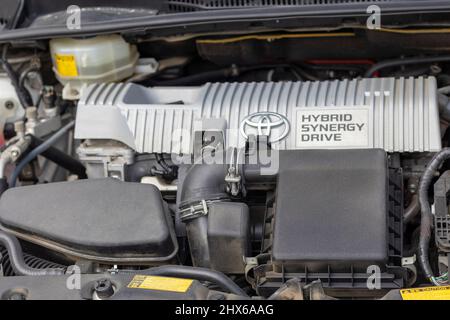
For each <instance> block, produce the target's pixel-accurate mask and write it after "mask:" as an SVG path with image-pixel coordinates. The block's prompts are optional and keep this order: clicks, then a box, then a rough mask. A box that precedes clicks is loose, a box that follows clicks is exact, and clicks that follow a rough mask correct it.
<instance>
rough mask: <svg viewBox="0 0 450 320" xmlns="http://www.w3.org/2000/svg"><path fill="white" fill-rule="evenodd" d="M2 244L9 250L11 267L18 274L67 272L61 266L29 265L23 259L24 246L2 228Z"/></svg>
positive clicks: (0, 236)
mask: <svg viewBox="0 0 450 320" xmlns="http://www.w3.org/2000/svg"><path fill="white" fill-rule="evenodd" d="M0 244H2V245H3V246H4V247H5V248H6V250H7V251H8V255H9V259H10V263H11V267H12V269H13V270H14V273H15V274H17V275H20V276H50V275H63V274H64V273H65V270H64V269H61V268H45V269H36V268H32V267H30V266H28V265H27V264H26V263H25V260H24V259H23V252H22V247H21V246H20V243H19V240H17V238H16V237H15V236H13V235H11V234H9V233H6V232H5V231H3V230H0Z"/></svg>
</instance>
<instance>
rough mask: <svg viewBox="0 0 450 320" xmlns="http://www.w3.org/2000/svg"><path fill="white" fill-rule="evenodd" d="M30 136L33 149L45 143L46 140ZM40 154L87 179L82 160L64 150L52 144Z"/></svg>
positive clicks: (80, 177)
mask: <svg viewBox="0 0 450 320" xmlns="http://www.w3.org/2000/svg"><path fill="white" fill-rule="evenodd" d="M29 137H30V138H31V144H30V147H31V148H32V149H35V148H37V147H39V146H40V145H42V143H44V141H42V140H41V139H39V138H37V137H35V136H33V135H30V136H29ZM40 155H41V156H43V157H45V158H47V159H48V160H50V161H52V162H54V163H56V164H57V165H59V166H60V167H62V168H64V169H66V170H67V171H69V172H71V173H73V174H76V175H77V176H78V178H79V179H87V175H86V168H85V166H84V165H83V164H82V163H81V162H80V161H78V160H77V159H75V158H73V157H71V156H69V155H68V154H66V153H64V152H62V151H61V150H59V149H57V148H55V147H53V146H51V147H49V148H48V149H47V150H45V151H43V152H42V153H41V154H40Z"/></svg>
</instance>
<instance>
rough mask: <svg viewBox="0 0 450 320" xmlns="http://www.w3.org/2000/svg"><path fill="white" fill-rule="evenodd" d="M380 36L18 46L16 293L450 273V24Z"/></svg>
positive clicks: (112, 294) (2, 156)
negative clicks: (74, 286)
mask: <svg viewBox="0 0 450 320" xmlns="http://www.w3.org/2000/svg"><path fill="white" fill-rule="evenodd" d="M380 33H382V32H378V33H376V32H374V31H368V30H365V31H364V30H356V29H352V28H342V29H339V30H334V31H320V30H308V31H295V30H285V31H277V32H260V33H248V34H246V33H242V32H241V33H232V32H228V33H221V34H210V35H208V34H206V35H205V34H203V35H202V34H200V35H198V34H196V33H186V34H179V35H175V36H167V37H163V36H159V37H151V36H126V35H122V34H119V33H114V34H102V35H95V36H90V37H84V38H83V37H55V38H51V39H45V40H39V41H37V42H36V43H35V44H39V45H36V46H35V45H29V44H27V43H17V44H14V45H11V44H9V43H5V44H3V47H2V48H3V49H2V50H3V54H2V58H1V59H0V65H1V66H2V70H3V73H1V74H0V119H1V120H0V129H1V132H2V134H1V140H2V143H1V144H2V147H1V153H0V194H1V197H0V297H1V298H2V299H10V298H16V297H17V296H20V297H22V298H37V299H39V298H55V297H56V298H57V297H64V298H67V299H80V298H83V299H130V298H131V299H242V298H245V299H249V298H251V297H253V298H254V297H257V299H309V300H326V299H336V298H345V299H365V298H370V299H387V298H392V299H395V298H396V297H397V296H398V295H399V294H400V293H399V292H400V290H402V289H404V288H415V287H420V286H423V285H437V286H440V285H446V284H447V285H448V268H449V267H450V265H449V257H450V255H449V253H450V238H449V234H450V224H449V221H450V215H449V209H448V206H449V204H448V192H449V190H450V187H449V183H447V182H448V181H450V173H449V172H450V171H448V170H449V169H450V167H449V163H448V162H446V160H447V159H448V158H450V151H449V149H448V148H447V147H448V146H449V143H450V130H449V123H450V53H449V52H448V44H450V37H449V35H448V33H445V34H443V35H442V34H440V35H439V39H437V36H436V35H434V34H427V35H426V36H424V35H423V33H419V32H417V34H414V33H411V34H402V33H398V34H397V33H395V32H386V33H384V34H383V35H380ZM374 39H376V40H374ZM437 43H439V44H440V47H439V48H442V50H440V49H439V48H437V49H436V47H434V46H433V45H435V44H437ZM446 46H447V47H446ZM446 48H447V49H446ZM74 273H80V274H81V275H82V277H81V279H82V280H81V291H80V292H74V291H71V290H68V289H67V288H66V280H67V278H69V277H70V276H71V275H73V274H74ZM142 275H149V276H163V277H174V278H177V279H178V278H180V279H192V280H191V281H192V283H190V285H189V286H188V287H187V288H186V290H184V291H183V290H180V291H177V290H172V291H171V290H164V289H160V288H159V289H158V287H157V286H156V287H152V290H146V291H142V290H134V289H135V288H139V287H140V286H142V285H143V283H145V277H144V278H139V277H143V276H142ZM17 288H19V289H17Z"/></svg>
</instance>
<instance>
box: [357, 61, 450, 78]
mask: <svg viewBox="0 0 450 320" xmlns="http://www.w3.org/2000/svg"><path fill="white" fill-rule="evenodd" d="M447 61H450V55H445V56H437V57H414V58H406V59H403V58H400V59H392V60H385V61H381V62H378V63H376V64H374V65H373V66H371V67H370V68H369V69H367V71H366V72H365V73H364V78H370V77H371V76H372V75H373V74H374V73H375V72H376V71H378V70H381V69H385V68H390V67H396V66H402V65H409V64H421V63H433V62H447Z"/></svg>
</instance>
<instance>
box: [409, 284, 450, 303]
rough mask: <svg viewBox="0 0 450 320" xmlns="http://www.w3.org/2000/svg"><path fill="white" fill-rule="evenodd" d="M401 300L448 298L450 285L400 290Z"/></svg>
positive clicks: (449, 298) (449, 297)
mask: <svg viewBox="0 0 450 320" xmlns="http://www.w3.org/2000/svg"><path fill="white" fill-rule="evenodd" d="M400 294H401V295H402V298H403V300H450V286H442V287H426V288H414V289H403V290H400Z"/></svg>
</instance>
